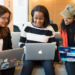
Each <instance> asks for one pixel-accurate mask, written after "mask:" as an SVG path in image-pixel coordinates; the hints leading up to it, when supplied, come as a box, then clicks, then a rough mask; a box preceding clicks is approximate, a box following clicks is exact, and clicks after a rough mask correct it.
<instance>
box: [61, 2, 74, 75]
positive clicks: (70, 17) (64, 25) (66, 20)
mask: <svg viewBox="0 0 75 75" xmlns="http://www.w3.org/2000/svg"><path fill="white" fill-rule="evenodd" d="M60 14H61V15H62V16H63V20H62V22H61V31H60V33H61V34H62V38H63V47H68V46H70V47H75V3H70V4H68V5H67V6H66V8H65V10H64V11H62V12H61V13H60ZM61 34H60V37H61ZM65 67H66V71H67V73H68V75H75V62H68V61H66V62H65Z"/></svg>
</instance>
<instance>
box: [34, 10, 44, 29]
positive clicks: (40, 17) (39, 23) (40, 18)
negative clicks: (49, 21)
mask: <svg viewBox="0 0 75 75" xmlns="http://www.w3.org/2000/svg"><path fill="white" fill-rule="evenodd" d="M33 20H34V23H33V24H34V26H36V27H39V28H44V25H43V24H44V20H45V17H44V14H43V13H42V12H39V11H35V12H34V16H33Z"/></svg>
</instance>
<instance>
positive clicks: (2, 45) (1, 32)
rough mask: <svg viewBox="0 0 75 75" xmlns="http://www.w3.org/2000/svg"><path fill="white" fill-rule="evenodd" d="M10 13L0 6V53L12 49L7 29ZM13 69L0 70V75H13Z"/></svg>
mask: <svg viewBox="0 0 75 75" xmlns="http://www.w3.org/2000/svg"><path fill="white" fill-rule="evenodd" d="M10 16H11V12H10V11H9V10H8V9H7V8H6V7H5V6H2V5H0V51H4V50H9V49H12V42H11V35H10V30H9V28H8V27H7V26H8V24H9V23H10ZM14 71H15V67H13V68H9V69H5V70H1V75H14Z"/></svg>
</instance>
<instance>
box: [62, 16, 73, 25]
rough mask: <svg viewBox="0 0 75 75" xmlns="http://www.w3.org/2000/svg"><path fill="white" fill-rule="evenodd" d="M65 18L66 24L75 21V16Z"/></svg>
mask: <svg viewBox="0 0 75 75" xmlns="http://www.w3.org/2000/svg"><path fill="white" fill-rule="evenodd" d="M63 19H64V22H65V25H69V24H71V23H72V22H73V21H74V17H71V18H65V17H63Z"/></svg>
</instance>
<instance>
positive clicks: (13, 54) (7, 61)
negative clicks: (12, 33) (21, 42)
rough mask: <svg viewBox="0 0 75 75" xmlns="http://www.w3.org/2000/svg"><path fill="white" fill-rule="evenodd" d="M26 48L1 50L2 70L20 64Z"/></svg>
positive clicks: (0, 62)
mask: <svg viewBox="0 0 75 75" xmlns="http://www.w3.org/2000/svg"><path fill="white" fill-rule="evenodd" d="M23 53H24V48H17V49H10V50H5V51H1V52H0V70H3V69H7V68H11V67H16V66H19V65H20V63H21V58H22V55H23Z"/></svg>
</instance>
